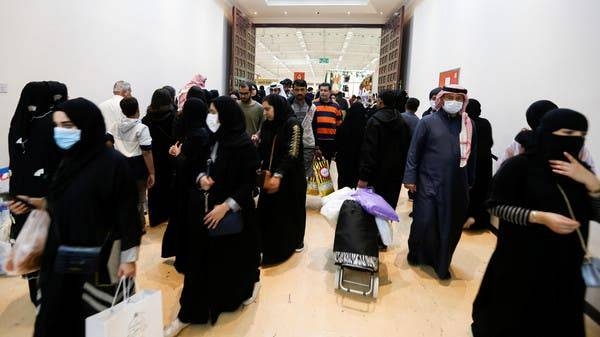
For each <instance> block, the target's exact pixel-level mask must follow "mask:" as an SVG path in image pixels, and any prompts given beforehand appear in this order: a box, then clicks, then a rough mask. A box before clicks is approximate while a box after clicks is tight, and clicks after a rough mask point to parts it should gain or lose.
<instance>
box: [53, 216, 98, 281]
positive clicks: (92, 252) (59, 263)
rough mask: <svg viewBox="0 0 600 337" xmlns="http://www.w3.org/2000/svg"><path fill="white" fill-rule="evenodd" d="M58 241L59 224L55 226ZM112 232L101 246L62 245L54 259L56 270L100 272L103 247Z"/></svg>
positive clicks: (61, 272) (62, 272)
mask: <svg viewBox="0 0 600 337" xmlns="http://www.w3.org/2000/svg"><path fill="white" fill-rule="evenodd" d="M54 229H55V231H54V232H55V234H56V237H57V240H58V242H60V234H59V229H58V225H55V226H54ZM109 237H110V232H109V233H108V234H107V235H106V238H105V239H104V242H103V243H102V245H100V246H69V245H60V246H58V251H57V253H56V257H55V259H54V272H55V273H57V274H77V275H91V274H94V273H98V272H99V267H100V260H101V256H102V254H101V253H102V248H103V247H104V246H105V245H106V243H107V242H108V238H109Z"/></svg>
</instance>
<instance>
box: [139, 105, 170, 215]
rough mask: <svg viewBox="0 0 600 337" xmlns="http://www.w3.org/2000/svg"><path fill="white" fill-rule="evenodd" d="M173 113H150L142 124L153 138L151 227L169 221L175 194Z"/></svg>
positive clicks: (149, 206) (149, 194) (149, 193)
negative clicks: (172, 148) (153, 173)
mask: <svg viewBox="0 0 600 337" xmlns="http://www.w3.org/2000/svg"><path fill="white" fill-rule="evenodd" d="M173 119H174V115H173V113H165V114H163V115H161V116H155V115H153V113H148V114H147V115H146V116H145V117H144V118H143V119H142V123H144V124H145V125H147V126H148V129H149V130H150V136H151V137H152V157H153V159H154V172H155V181H154V186H153V187H152V188H151V189H149V190H148V219H149V221H150V226H156V225H159V224H161V223H163V222H165V221H167V220H168V219H169V215H170V214H171V208H172V201H171V195H172V193H173V176H174V173H175V167H174V166H175V164H174V160H173V158H172V157H171V156H170V155H169V148H170V147H171V145H173V144H175V141H176V139H175V137H174V136H173Z"/></svg>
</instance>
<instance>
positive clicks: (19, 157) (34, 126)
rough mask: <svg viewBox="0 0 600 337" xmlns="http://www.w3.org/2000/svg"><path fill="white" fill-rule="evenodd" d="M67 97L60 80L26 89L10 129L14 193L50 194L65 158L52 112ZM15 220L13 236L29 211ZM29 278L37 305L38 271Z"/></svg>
mask: <svg viewBox="0 0 600 337" xmlns="http://www.w3.org/2000/svg"><path fill="white" fill-rule="evenodd" d="M59 96H60V97H59ZM66 97H67V87H66V86H65V85H64V84H62V83H59V82H30V83H27V84H26V85H25V87H24V88H23V90H22V92H21V97H20V99H19V103H18V104H17V108H16V110H15V114H14V115H13V118H12V120H11V124H10V129H9V132H8V153H9V163H10V164H9V166H10V170H11V178H10V181H9V192H10V193H11V194H12V195H28V196H32V197H37V198H41V197H45V196H47V195H48V191H49V187H50V182H51V181H52V177H53V176H54V173H55V172H56V168H57V167H58V163H59V162H60V157H61V155H60V153H59V150H58V147H57V146H56V144H55V143H54V138H53V134H54V132H53V130H54V129H53V127H54V125H53V122H52V111H53V107H54V105H55V104H57V103H60V102H61V101H62V100H66ZM14 219H15V223H14V224H13V225H12V226H11V228H10V236H11V238H16V237H17V236H18V235H19V232H20V231H21V228H22V227H23V224H24V223H25V220H26V219H27V214H22V215H15V217H14ZM27 279H28V281H29V291H30V299H31V301H32V302H33V303H34V304H37V299H36V298H37V273H34V274H30V275H27Z"/></svg>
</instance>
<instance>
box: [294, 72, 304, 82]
mask: <svg viewBox="0 0 600 337" xmlns="http://www.w3.org/2000/svg"><path fill="white" fill-rule="evenodd" d="M294 79H295V80H303V79H304V72H303V71H298V72H294Z"/></svg>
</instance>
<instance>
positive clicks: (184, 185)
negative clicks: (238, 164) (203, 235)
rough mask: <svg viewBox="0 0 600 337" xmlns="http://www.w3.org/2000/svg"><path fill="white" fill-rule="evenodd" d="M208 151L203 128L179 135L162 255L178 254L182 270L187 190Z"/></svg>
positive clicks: (204, 162) (192, 183)
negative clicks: (182, 135) (180, 137)
mask: <svg viewBox="0 0 600 337" xmlns="http://www.w3.org/2000/svg"><path fill="white" fill-rule="evenodd" d="M209 152H210V139H209V134H208V131H207V130H206V129H205V128H198V129H194V130H193V131H192V132H191V133H190V134H188V136H187V137H185V139H182V144H181V153H180V154H179V156H177V157H176V158H175V167H176V171H175V177H174V184H173V208H172V213H171V216H170V217H169V224H168V225H167V229H166V230H165V235H164V236H163V242H162V252H161V256H162V257H163V258H168V257H172V256H176V255H178V256H179V257H180V258H179V259H177V260H176V261H175V268H177V270H178V271H183V270H184V269H185V266H186V265H187V257H188V254H186V253H180V251H181V250H185V252H187V249H188V247H187V245H184V244H182V243H183V241H182V240H185V239H186V238H187V236H188V235H189V233H188V203H189V197H190V193H191V192H192V189H194V188H196V187H195V180H196V178H197V177H194V172H195V170H197V168H199V167H202V165H205V164H206V160H207V159H208V156H209Z"/></svg>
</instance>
